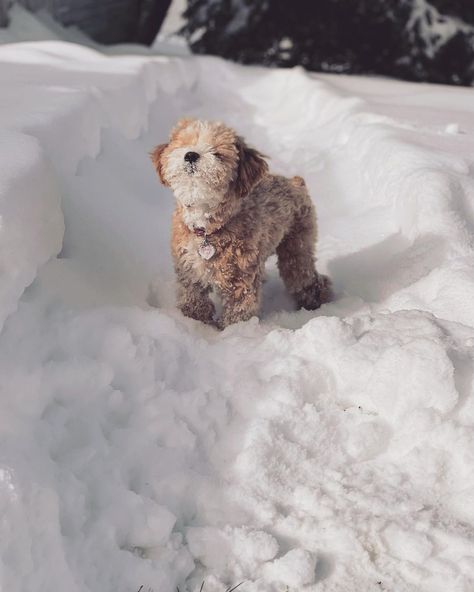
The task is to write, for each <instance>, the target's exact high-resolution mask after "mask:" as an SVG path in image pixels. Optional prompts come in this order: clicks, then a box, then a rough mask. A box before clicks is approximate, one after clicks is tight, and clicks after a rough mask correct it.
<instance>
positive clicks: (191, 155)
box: [184, 152, 199, 163]
mask: <svg viewBox="0 0 474 592" xmlns="http://www.w3.org/2000/svg"><path fill="white" fill-rule="evenodd" d="M184 160H185V161H186V162H190V163H193V162H196V160H199V154H198V153H197V152H186V154H185V155H184Z"/></svg>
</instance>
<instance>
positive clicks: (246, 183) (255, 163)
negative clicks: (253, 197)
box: [235, 137, 268, 197]
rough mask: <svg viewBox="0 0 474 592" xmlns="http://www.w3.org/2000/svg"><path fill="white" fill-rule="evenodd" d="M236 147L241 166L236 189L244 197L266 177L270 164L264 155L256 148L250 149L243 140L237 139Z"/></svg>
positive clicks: (238, 170) (238, 171) (239, 166)
mask: <svg viewBox="0 0 474 592" xmlns="http://www.w3.org/2000/svg"><path fill="white" fill-rule="evenodd" d="M236 146H237V150H238V152H239V165H238V169H237V179H236V180H235V187H236V191H237V193H239V194H240V195H241V196H242V197H243V196H245V195H247V194H248V193H249V192H250V191H251V189H252V187H253V186H254V185H256V184H257V183H258V182H259V181H260V179H261V178H262V177H263V176H264V175H266V173H267V172H268V164H267V163H266V162H265V160H264V156H263V154H260V152H258V150H255V149H254V148H249V147H248V146H247V144H246V143H245V142H244V140H243V139H242V138H240V137H238V138H237V142H236Z"/></svg>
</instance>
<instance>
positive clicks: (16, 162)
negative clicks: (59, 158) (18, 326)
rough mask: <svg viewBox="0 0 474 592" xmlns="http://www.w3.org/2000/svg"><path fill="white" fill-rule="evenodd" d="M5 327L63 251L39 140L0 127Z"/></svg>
mask: <svg viewBox="0 0 474 592" xmlns="http://www.w3.org/2000/svg"><path fill="white" fill-rule="evenodd" d="M0 150H1V153H2V166H1V168H0V328H1V326H2V325H3V323H4V321H5V319H6V317H7V316H8V315H9V314H10V313H11V312H13V311H14V310H15V309H16V306H17V303H18V300H19V298H20V296H21V294H22V293H23V290H24V289H25V287H26V286H28V285H29V284H30V283H31V282H32V281H33V279H34V278H35V276H36V273H37V271H38V268H39V267H40V266H41V265H42V264H44V263H45V262H46V261H47V260H48V259H50V258H51V257H52V256H54V255H57V254H58V253H59V251H60V249H61V244H62V238H63V232H64V222H63V216H62V212H61V208H60V193H59V188H58V185H57V183H56V179H55V177H54V174H53V172H52V170H51V167H50V166H49V163H48V162H47V160H46V158H45V155H44V153H43V150H42V149H41V146H40V144H39V143H38V141H37V140H35V138H32V137H30V136H26V135H23V134H18V133H13V132H8V131H6V130H0Z"/></svg>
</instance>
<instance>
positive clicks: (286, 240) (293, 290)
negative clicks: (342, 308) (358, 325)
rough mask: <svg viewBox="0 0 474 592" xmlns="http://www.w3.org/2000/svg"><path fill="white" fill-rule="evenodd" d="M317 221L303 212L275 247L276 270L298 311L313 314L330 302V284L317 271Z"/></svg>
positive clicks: (308, 212) (305, 210)
mask: <svg viewBox="0 0 474 592" xmlns="http://www.w3.org/2000/svg"><path fill="white" fill-rule="evenodd" d="M316 234H317V233H316V218H315V215H314V212H313V209H312V208H311V207H308V208H304V212H302V213H301V214H300V215H299V216H298V217H297V218H296V219H295V222H294V224H293V226H292V227H291V228H290V230H289V232H288V233H287V234H286V236H284V237H283V240H282V241H281V243H280V244H279V245H278V247H277V249H276V252H277V256H278V269H279V270H280V275H281V277H282V279H283V281H284V283H285V286H286V289H287V290H288V292H289V293H290V294H291V295H292V296H293V298H294V299H295V301H296V304H297V305H298V307H299V308H306V309H308V310H315V309H316V308H319V307H320V306H321V304H323V303H324V302H328V301H329V300H331V296H332V291H331V281H330V280H329V278H328V277H326V276H324V275H320V274H318V272H317V271H316V260H315V244H316Z"/></svg>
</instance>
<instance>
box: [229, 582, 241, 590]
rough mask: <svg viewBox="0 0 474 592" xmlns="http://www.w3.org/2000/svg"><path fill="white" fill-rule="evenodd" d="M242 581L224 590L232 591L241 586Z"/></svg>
mask: <svg viewBox="0 0 474 592" xmlns="http://www.w3.org/2000/svg"><path fill="white" fill-rule="evenodd" d="M242 584H243V582H240V584H237V586H234V587H233V588H227V590H226V591H225V592H234V590H237V588H238V587H239V586H242Z"/></svg>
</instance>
